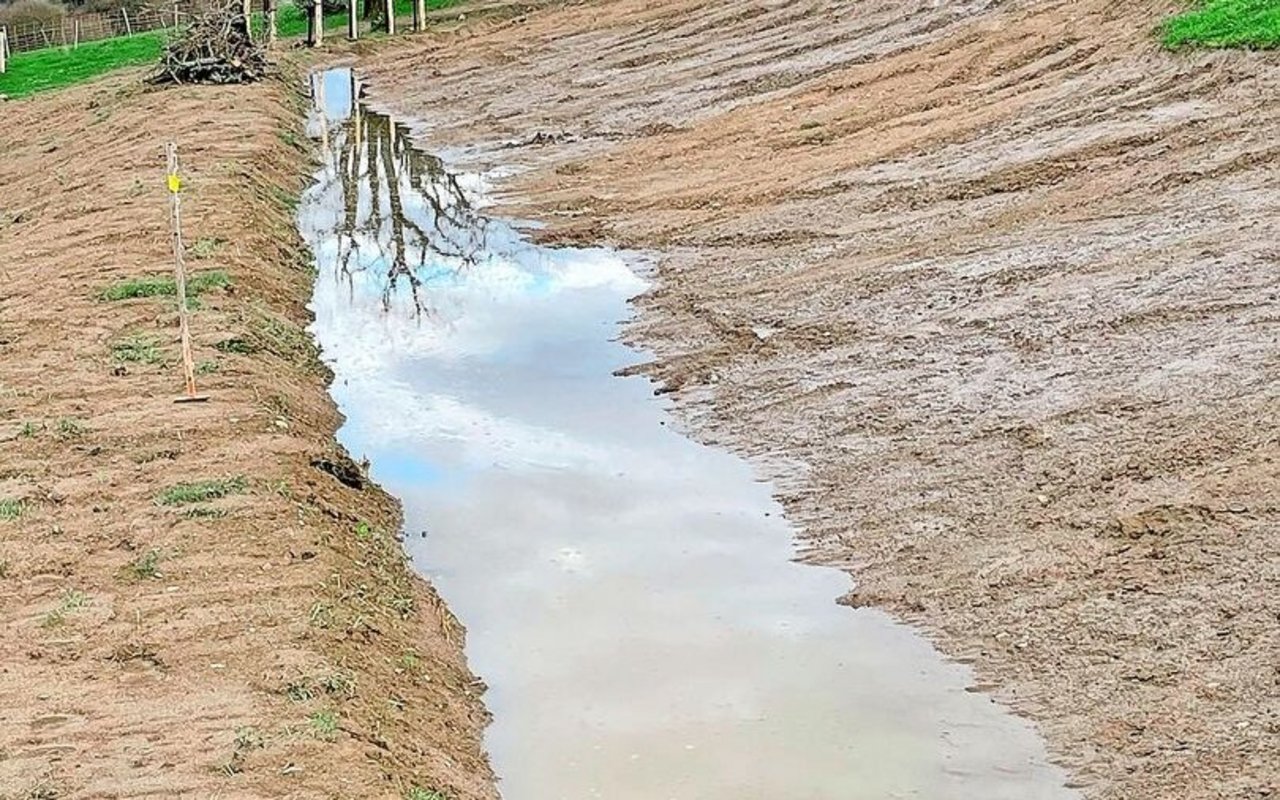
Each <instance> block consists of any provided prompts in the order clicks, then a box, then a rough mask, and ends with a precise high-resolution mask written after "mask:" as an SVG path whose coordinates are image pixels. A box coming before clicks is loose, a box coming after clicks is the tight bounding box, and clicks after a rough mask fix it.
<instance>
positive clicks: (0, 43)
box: [0, 25, 9, 75]
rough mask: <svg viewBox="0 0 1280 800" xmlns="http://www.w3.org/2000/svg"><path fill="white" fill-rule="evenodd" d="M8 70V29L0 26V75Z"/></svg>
mask: <svg viewBox="0 0 1280 800" xmlns="http://www.w3.org/2000/svg"><path fill="white" fill-rule="evenodd" d="M8 69H9V29H8V28H6V27H5V26H3V25H0V75H3V74H4V73H5V72H7V71H8Z"/></svg>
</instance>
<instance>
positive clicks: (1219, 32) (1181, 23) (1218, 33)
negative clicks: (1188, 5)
mask: <svg viewBox="0 0 1280 800" xmlns="http://www.w3.org/2000/svg"><path fill="white" fill-rule="evenodd" d="M1161 36H1162V39H1163V41H1164V45H1165V47H1168V48H1170V49H1173V50H1176V49H1178V48H1180V47H1190V46H1194V47H1244V48H1250V49H1259V50H1261V49H1268V48H1274V47H1280V0H1203V2H1201V3H1199V4H1197V6H1196V7H1195V8H1194V9H1192V10H1191V11H1188V12H1186V13H1185V14H1180V15H1178V16H1176V17H1174V18H1172V19H1170V20H1168V21H1166V22H1165V23H1164V25H1163V26H1162V28H1161Z"/></svg>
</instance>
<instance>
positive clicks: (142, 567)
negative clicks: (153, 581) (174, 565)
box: [128, 548, 162, 580]
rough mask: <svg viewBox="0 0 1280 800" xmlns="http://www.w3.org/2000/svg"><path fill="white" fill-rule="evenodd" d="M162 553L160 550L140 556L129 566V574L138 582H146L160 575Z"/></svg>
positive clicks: (150, 551) (153, 550) (152, 550)
mask: <svg viewBox="0 0 1280 800" xmlns="http://www.w3.org/2000/svg"><path fill="white" fill-rule="evenodd" d="M161 557H162V553H161V552H160V551H159V550H156V549H154V548H153V549H151V550H148V551H147V552H145V553H143V554H142V555H140V556H138V557H137V558H136V559H134V560H133V562H132V563H130V564H129V568H128V571H129V574H131V575H133V577H134V578H136V579H138V580H146V579H148V578H154V577H156V576H158V575H159V574H160V559H161Z"/></svg>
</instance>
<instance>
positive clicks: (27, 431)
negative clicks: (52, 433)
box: [18, 420, 44, 439]
mask: <svg viewBox="0 0 1280 800" xmlns="http://www.w3.org/2000/svg"><path fill="white" fill-rule="evenodd" d="M43 428H44V423H43V422H40V423H36V422H31V421H30V420H28V421H27V422H24V423H22V427H21V428H19V429H18V435H19V436H21V437H22V438H23V439H32V438H35V435H36V434H37V433H39V432H40V431H41V429H43Z"/></svg>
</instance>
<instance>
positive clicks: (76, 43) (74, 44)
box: [71, 17, 80, 50]
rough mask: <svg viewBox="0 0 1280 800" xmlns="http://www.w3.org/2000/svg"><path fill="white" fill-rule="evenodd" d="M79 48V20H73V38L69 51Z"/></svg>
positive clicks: (77, 18)
mask: <svg viewBox="0 0 1280 800" xmlns="http://www.w3.org/2000/svg"><path fill="white" fill-rule="evenodd" d="M79 47H80V18H79V17H76V19H75V38H74V39H72V40H71V49H72V50H75V49H77V48H79Z"/></svg>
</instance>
